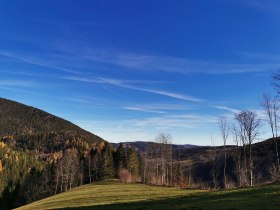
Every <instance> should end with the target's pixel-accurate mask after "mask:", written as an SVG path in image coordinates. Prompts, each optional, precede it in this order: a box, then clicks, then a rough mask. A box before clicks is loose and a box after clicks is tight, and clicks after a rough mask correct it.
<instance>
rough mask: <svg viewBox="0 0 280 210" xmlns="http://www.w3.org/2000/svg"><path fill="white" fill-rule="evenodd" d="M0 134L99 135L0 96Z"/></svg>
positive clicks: (97, 139)
mask: <svg viewBox="0 0 280 210" xmlns="http://www.w3.org/2000/svg"><path fill="white" fill-rule="evenodd" d="M0 119H1V120H0V136H2V137H3V136H8V135H33V134H38V133H47V132H61V131H64V132H66V131H68V132H70V131H72V132H76V133H78V134H80V135H82V136H84V137H86V138H88V139H92V140H94V141H102V140H103V139H101V138H100V137H98V136H96V135H94V134H92V133H90V132H88V131H85V130H83V129H81V128H80V127H78V126H76V125H74V124H73V123H71V122H69V121H67V120H64V119H62V118H59V117H56V116H54V115H52V114H49V113H47V112H45V111H42V110H40V109H37V108H34V107H31V106H27V105H24V104H21V103H18V102H15V101H11V100H7V99H4V98H0Z"/></svg>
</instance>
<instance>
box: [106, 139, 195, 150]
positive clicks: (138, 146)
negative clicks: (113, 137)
mask: <svg viewBox="0 0 280 210" xmlns="http://www.w3.org/2000/svg"><path fill="white" fill-rule="evenodd" d="M120 143H122V144H123V145H124V147H129V146H130V147H133V148H134V149H135V150H136V151H138V152H144V151H145V150H146V148H147V147H148V145H149V144H151V143H153V142H149V141H135V142H120ZM120 143H111V145H112V146H113V147H114V148H117V147H118V146H119V145H120ZM194 147H199V146H197V145H192V144H183V145H180V144H172V148H173V150H177V149H186V148H194Z"/></svg>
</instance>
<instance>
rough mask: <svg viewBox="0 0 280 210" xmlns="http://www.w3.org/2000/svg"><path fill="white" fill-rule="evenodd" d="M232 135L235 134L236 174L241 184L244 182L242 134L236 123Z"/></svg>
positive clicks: (239, 184)
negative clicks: (241, 148)
mask: <svg viewBox="0 0 280 210" xmlns="http://www.w3.org/2000/svg"><path fill="white" fill-rule="evenodd" d="M232 136H233V142H234V144H235V145H236V150H235V151H236V153H235V162H236V163H235V164H236V169H235V170H236V175H237V180H238V186H241V183H242V176H241V151H240V146H241V141H240V135H239V132H238V129H237V127H236V126H235V125H233V128H232Z"/></svg>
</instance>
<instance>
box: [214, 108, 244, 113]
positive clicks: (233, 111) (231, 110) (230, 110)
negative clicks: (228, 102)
mask: <svg viewBox="0 0 280 210" xmlns="http://www.w3.org/2000/svg"><path fill="white" fill-rule="evenodd" d="M215 108H216V109H222V110H226V111H229V112H232V113H234V114H235V113H238V112H240V110H238V109H234V108H231V107H227V106H216V107H215Z"/></svg>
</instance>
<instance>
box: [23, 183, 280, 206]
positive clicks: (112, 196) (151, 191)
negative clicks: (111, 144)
mask: <svg viewBox="0 0 280 210" xmlns="http://www.w3.org/2000/svg"><path fill="white" fill-rule="evenodd" d="M73 207H76V208H79V209H108V210H109V209H149V210H150V209H151V210H157V209H158V210H161V209H175V210H176V209H180V210H183V209H210V210H211V209H232V210H233V209H268V210H271V209H272V210H273V209H280V185H267V186H263V187H256V188H247V189H246V188H244V189H238V190H228V191H217V192H213V191H204V190H180V189H176V188H169V187H155V186H147V185H143V184H121V183H118V182H100V183H95V184H90V185H84V186H82V187H78V188H76V189H74V190H72V191H69V192H66V193H61V194H58V195H56V196H52V197H49V198H46V199H43V200H41V201H38V202H35V203H32V204H30V205H27V206H25V207H21V208H20V209H22V210H25V209H57V208H73Z"/></svg>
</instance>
